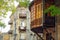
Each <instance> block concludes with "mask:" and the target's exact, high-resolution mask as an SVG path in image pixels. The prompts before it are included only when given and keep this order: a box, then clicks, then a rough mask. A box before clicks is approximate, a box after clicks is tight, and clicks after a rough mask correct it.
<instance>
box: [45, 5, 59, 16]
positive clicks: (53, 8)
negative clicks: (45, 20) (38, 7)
mask: <svg viewBox="0 0 60 40" xmlns="http://www.w3.org/2000/svg"><path fill="white" fill-rule="evenodd" d="M48 12H50V13H51V15H52V16H55V15H60V8H58V7H56V6H55V5H51V6H50V7H49V8H47V9H45V10H44V13H48Z"/></svg>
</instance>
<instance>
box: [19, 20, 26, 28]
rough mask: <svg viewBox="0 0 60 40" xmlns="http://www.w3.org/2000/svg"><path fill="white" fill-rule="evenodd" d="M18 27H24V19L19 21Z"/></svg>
mask: <svg viewBox="0 0 60 40" xmlns="http://www.w3.org/2000/svg"><path fill="white" fill-rule="evenodd" d="M20 28H21V29H24V28H25V21H24V20H21V21H20Z"/></svg>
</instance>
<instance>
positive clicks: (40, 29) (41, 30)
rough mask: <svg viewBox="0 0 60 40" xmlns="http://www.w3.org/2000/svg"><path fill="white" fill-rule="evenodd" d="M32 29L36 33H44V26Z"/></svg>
mask: <svg viewBox="0 0 60 40" xmlns="http://www.w3.org/2000/svg"><path fill="white" fill-rule="evenodd" d="M31 31H33V32H35V33H43V28H42V26H40V27H36V28H31Z"/></svg>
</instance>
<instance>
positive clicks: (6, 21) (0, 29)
mask: <svg viewBox="0 0 60 40" xmlns="http://www.w3.org/2000/svg"><path fill="white" fill-rule="evenodd" d="M30 1H32V0H30ZM14 4H15V7H17V6H18V4H19V3H18V2H16V1H14ZM11 13H12V12H11V11H8V12H7V17H6V18H2V22H4V23H5V24H6V27H5V28H1V27H0V31H1V32H2V33H6V32H8V31H9V30H10V25H9V24H8V22H9V20H10V18H9V17H10V15H11Z"/></svg>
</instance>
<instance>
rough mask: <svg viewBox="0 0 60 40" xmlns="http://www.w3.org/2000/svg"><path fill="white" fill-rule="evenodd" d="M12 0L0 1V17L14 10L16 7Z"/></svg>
mask: <svg viewBox="0 0 60 40" xmlns="http://www.w3.org/2000/svg"><path fill="white" fill-rule="evenodd" d="M13 2H14V0H0V16H3V17H4V16H5V15H6V12H8V11H12V12H13V13H14V11H15V10H16V7H15V6H14V4H13Z"/></svg>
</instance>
